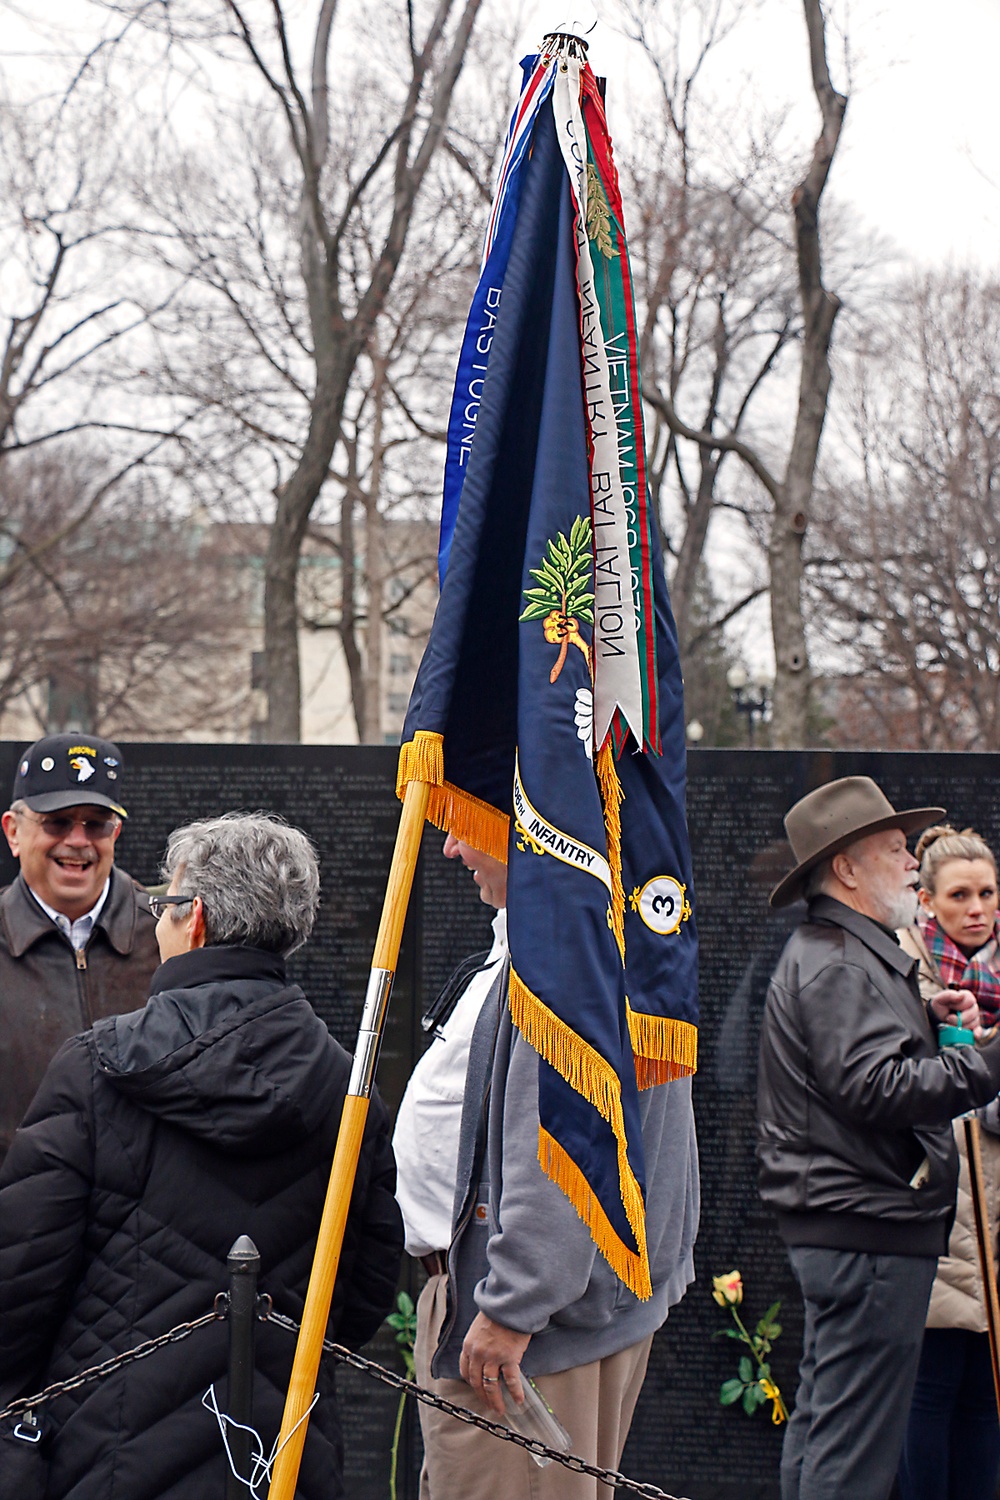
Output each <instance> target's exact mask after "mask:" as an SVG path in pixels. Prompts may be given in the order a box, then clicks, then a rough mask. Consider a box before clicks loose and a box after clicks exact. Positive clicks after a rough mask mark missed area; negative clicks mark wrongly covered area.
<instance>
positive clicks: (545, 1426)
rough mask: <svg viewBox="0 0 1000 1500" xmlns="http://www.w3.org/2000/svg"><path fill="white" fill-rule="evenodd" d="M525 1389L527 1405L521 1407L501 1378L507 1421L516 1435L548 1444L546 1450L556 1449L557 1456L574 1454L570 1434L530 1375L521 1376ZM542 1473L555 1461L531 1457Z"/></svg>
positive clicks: (538, 1456) (535, 1454)
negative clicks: (558, 1454)
mask: <svg viewBox="0 0 1000 1500" xmlns="http://www.w3.org/2000/svg"><path fill="white" fill-rule="evenodd" d="M521 1389H522V1390H523V1391H524V1405H523V1406H519V1405H518V1403H517V1402H516V1401H515V1400H514V1397H513V1396H512V1395H511V1393H510V1391H509V1390H508V1388H507V1382H506V1381H505V1380H504V1379H503V1377H502V1376H501V1378H500V1392H501V1395H502V1396H503V1407H504V1421H505V1422H506V1424H507V1426H508V1427H509V1428H510V1429H511V1431H512V1432H519V1433H520V1434H521V1436H522V1437H526V1438H534V1439H535V1440H536V1441H537V1442H540V1443H544V1444H545V1446H546V1448H554V1449H555V1451H556V1452H557V1453H568V1452H569V1451H570V1445H569V1433H568V1432H567V1431H566V1429H565V1427H564V1426H563V1425H562V1423H561V1422H560V1421H559V1419H558V1418H557V1417H556V1415H555V1413H554V1412H553V1410H552V1408H551V1407H550V1406H549V1404H548V1402H547V1401H546V1400H545V1397H544V1396H543V1395H542V1393H541V1391H539V1389H538V1387H537V1386H536V1385H535V1383H534V1381H533V1380H529V1379H528V1377H527V1376H526V1375H522V1376H521ZM530 1456H531V1457H532V1458H533V1459H534V1460H535V1463H536V1464H537V1465H538V1467H539V1468H540V1469H544V1468H545V1466H546V1464H550V1463H551V1462H552V1460H551V1458H543V1457H542V1455H541V1454H538V1453H532V1454H531V1455H530Z"/></svg>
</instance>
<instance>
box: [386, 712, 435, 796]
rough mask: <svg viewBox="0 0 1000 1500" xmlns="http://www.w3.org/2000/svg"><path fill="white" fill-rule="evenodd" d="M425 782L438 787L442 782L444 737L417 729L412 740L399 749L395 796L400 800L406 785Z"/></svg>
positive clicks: (427, 730) (426, 730)
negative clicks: (412, 782) (413, 782)
mask: <svg viewBox="0 0 1000 1500" xmlns="http://www.w3.org/2000/svg"><path fill="white" fill-rule="evenodd" d="M411 781H426V782H428V783H429V784H430V785H431V786H440V785H441V783H442V781H444V735H443V734H434V733H433V732H432V731H431V730H429V729H418V730H417V732H416V734H415V735H414V736H413V738H412V740H407V742H406V744H405V745H400V747H399V766H398V768H397V771H396V796H397V797H399V798H400V800H402V796H403V793H404V791H405V790H406V787H407V783H408V782H411Z"/></svg>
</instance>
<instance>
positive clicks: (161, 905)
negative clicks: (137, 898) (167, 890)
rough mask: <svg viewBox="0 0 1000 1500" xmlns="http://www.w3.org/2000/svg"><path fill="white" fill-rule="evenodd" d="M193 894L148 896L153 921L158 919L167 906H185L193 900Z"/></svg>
mask: <svg viewBox="0 0 1000 1500" xmlns="http://www.w3.org/2000/svg"><path fill="white" fill-rule="evenodd" d="M193 900H194V897H193V896H150V898H149V909H150V911H151V912H152V913H153V919H154V921H157V922H158V921H159V920H160V918H161V917H162V916H163V914H164V912H165V911H166V910H167V907H168V906H187V904H188V902H189V901H193Z"/></svg>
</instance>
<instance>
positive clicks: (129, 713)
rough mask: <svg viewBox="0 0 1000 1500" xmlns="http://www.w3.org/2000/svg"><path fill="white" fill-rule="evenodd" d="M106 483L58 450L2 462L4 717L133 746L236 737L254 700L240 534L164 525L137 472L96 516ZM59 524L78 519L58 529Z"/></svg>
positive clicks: (84, 459)
mask: <svg viewBox="0 0 1000 1500" xmlns="http://www.w3.org/2000/svg"><path fill="white" fill-rule="evenodd" d="M104 472H106V464H105V463H103V462H102V461H100V460H99V459H97V458H95V457H94V456H93V454H92V453H91V452H88V451H87V450H85V449H82V448H80V447H79V446H74V447H70V446H68V445H67V444H66V443H63V444H60V445H58V446H56V445H55V444H49V445H47V446H46V447H45V448H44V449H32V450H30V451H29V452H28V453H25V454H22V455H18V456H17V457H14V458H11V459H10V460H9V462H8V464H7V467H6V469H5V491H4V499H5V511H6V516H5V522H6V525H5V529H4V531H3V533H2V543H3V547H2V560H0V664H2V665H0V711H4V710H7V709H9V708H10V707H11V706H12V705H14V704H15V703H18V702H19V703H20V706H21V709H22V711H23V709H24V708H25V706H27V707H28V709H29V711H30V712H33V713H34V715H35V718H36V721H37V724H38V727H39V729H45V728H62V727H67V728H69V727H76V724H77V723H81V722H85V723H86V724H87V725H88V727H90V728H92V729H101V730H104V731H106V732H108V733H112V734H124V735H126V736H128V737H131V738H136V737H148V738H153V739H174V738H182V737H184V736H185V735H186V734H187V733H190V732H191V731H197V730H202V731H203V732H213V733H214V732H225V731H229V732H232V729H233V728H234V726H235V725H237V724H239V723H241V722H242V721H243V720H245V719H246V718H247V712H248V705H249V693H250V671H249V667H250V649H249V641H248V634H247V619H248V613H249V610H248V600H247V570H246V568H245V566H244V562H243V559H242V558H241V557H240V556H239V555H238V554H235V553H234V552H233V542H234V535H235V534H234V533H232V532H231V531H227V529H226V528H217V527H208V528H205V527H202V526H199V525H197V524H193V523H192V521H191V519H190V518H185V519H183V520H181V519H178V518H175V517H172V516H171V515H170V511H169V508H168V506H167V505H166V504H165V503H164V500H163V497H162V496H161V495H160V494H158V493H157V492H156V491H155V489H154V487H153V481H152V478H151V476H150V475H149V474H148V473H143V472H141V471H140V472H137V473H136V474H135V475H133V476H132V477H131V478H130V479H128V480H126V481H119V482H118V483H117V485H116V488H115V493H114V499H113V503H112V502H111V501H110V499H108V498H105V500H104V502H103V504H100V505H97V506H96V507H91V506H89V500H90V497H91V496H92V495H94V494H100V492H101V490H102V483H101V477H102V474H103V473H104ZM103 488H104V489H105V492H107V485H106V483H105V485H104V486H103ZM67 514H69V515H70V516H71V517H76V516H79V515H83V519H82V520H80V521H79V524H77V525H74V526H66V525H65V521H64V518H65V516H66V515H67ZM38 538H41V539H43V540H44V542H45V546H44V548H42V549H39V548H38V546H37V542H36V539H38ZM55 538H58V540H54V539H55ZM68 720H73V721H74V722H73V723H70V722H68Z"/></svg>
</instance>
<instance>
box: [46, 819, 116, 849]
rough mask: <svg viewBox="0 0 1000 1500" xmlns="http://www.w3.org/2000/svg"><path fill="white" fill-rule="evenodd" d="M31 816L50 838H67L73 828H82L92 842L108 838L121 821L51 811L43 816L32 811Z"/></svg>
mask: <svg viewBox="0 0 1000 1500" xmlns="http://www.w3.org/2000/svg"><path fill="white" fill-rule="evenodd" d="M31 816H32V822H34V823H37V824H38V826H39V828H41V830H42V831H43V833H46V834H48V836H49V838H50V839H65V838H69V836H70V834H71V833H72V832H73V829H74V828H82V829H83V831H84V833H85V834H86V836H87V838H88V839H90V840H91V842H92V843H94V842H96V841H97V840H98V839H109V838H110V837H111V835H112V834H113V833H114V831H115V829H116V828H117V827H118V824H119V822H120V821H121V820H120V819H119V818H116V817H108V818H71V817H70V816H69V815H68V814H67V813H52V814H50V815H48V816H47V817H44V818H43V817H40V816H39V814H38V813H32V815H31Z"/></svg>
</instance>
